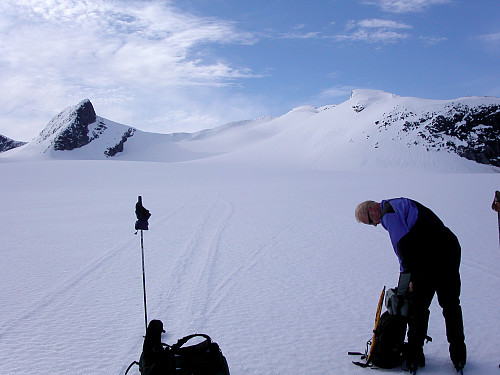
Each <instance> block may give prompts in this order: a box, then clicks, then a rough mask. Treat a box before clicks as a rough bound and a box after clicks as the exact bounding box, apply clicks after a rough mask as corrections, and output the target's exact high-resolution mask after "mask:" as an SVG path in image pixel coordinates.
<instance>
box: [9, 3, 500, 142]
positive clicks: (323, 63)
mask: <svg viewBox="0 0 500 375" xmlns="http://www.w3.org/2000/svg"><path fill="white" fill-rule="evenodd" d="M499 65H500V2H499V1H498V0H475V1H466V0H349V1H347V0H343V1H341V0H321V1H319V0H308V1H286V2H285V1H279V0H265V1H263V0H253V1H243V0H182V1H181V0H162V1H160V0H2V2H0V95H1V97H0V99H1V103H2V105H1V106H0V134H2V135H4V136H7V137H10V138H13V139H16V140H24V141H29V140H31V139H33V138H34V137H36V136H37V135H38V133H39V132H40V131H41V130H43V129H44V127H45V126H46V125H47V123H48V122H49V121H50V120H51V119H52V118H53V117H54V116H55V115H57V114H58V113H59V112H60V111H62V110H63V109H64V108H66V107H68V106H71V105H75V104H78V103H79V102H80V101H81V100H83V99H87V98H88V99H90V100H91V102H92V103H93V105H94V108H95V110H96V113H97V114H98V115H99V116H102V117H105V118H108V119H110V120H113V121H116V122H119V123H122V124H125V125H129V126H134V127H136V128H138V129H140V130H144V131H151V132H159V133H171V132H179V131H186V132H193V131H197V130H201V129H205V128H212V127H215V126H219V125H223V124H225V123H228V122H231V121H240V120H247V119H255V118H258V117H261V116H280V115H282V114H284V113H286V112H288V111H289V110H291V109H292V108H295V107H298V106H301V105H312V106H315V107H321V106H324V105H331V104H338V103H341V102H343V101H345V100H347V99H348V98H349V95H350V92H351V90H353V89H358V88H367V89H377V90H384V91H388V92H391V93H394V94H397V95H400V96H411V97H420V98H428V99H454V98H459V97H463V96H470V95H472V96H496V97H500V69H498V66H499Z"/></svg>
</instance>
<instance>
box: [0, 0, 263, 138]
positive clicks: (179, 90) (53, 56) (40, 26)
mask: <svg viewBox="0 0 500 375" xmlns="http://www.w3.org/2000/svg"><path fill="white" fill-rule="evenodd" d="M0 40H1V41H2V42H1V43H0V92H2V93H4V95H2V96H8V97H7V98H3V108H2V109H0V134H4V133H5V129H6V128H10V129H12V121H13V120H14V121H17V122H18V123H19V122H23V121H24V120H25V121H26V122H27V121H28V118H31V119H33V120H32V121H39V118H44V119H45V120H44V122H42V123H40V126H43V125H44V124H46V123H47V122H48V120H49V119H50V117H51V116H52V115H54V114H55V113H57V111H60V110H61V109H63V108H64V107H66V106H68V105H72V104H75V103H78V102H79V101H80V100H81V99H83V98H85V97H88V98H90V99H91V100H92V101H94V102H100V103H102V104H103V106H104V107H106V108H109V111H110V112H113V113H115V112H118V108H119V105H122V107H123V105H124V104H125V105H126V108H124V109H123V112H124V113H126V112H128V113H130V112H132V107H131V106H132V103H134V104H133V105H135V106H137V105H139V104H137V103H138V102H137V98H138V97H141V98H146V97H148V98H149V100H150V101H151V102H152V103H156V104H157V105H162V104H163V103H168V102H170V101H174V100H173V99H177V98H179V97H184V98H186V100H189V98H190V97H191V98H192V96H190V95H189V94H188V93H187V92H188V91H189V90H193V88H196V87H208V88H210V87H211V88H217V87H221V86H228V85H231V84H232V83H233V82H234V81H235V80H237V79H240V78H250V77H256V76H257V75H255V74H254V73H253V72H252V71H251V70H250V69H248V68H246V67H238V66H233V65H231V64H229V63H227V62H225V61H224V60H223V59H221V58H219V57H218V56H217V55H214V54H212V53H211V50H210V49H209V48H205V47H208V46H209V45H213V44H220V45H222V44H252V43H255V41H256V40H255V37H254V35H252V34H250V33H245V32H241V31H240V30H238V29H237V28H236V27H235V25H234V24H233V23H231V22H228V21H224V20H218V19H212V18H204V17H197V16H194V15H191V14H187V13H181V12H180V11H179V10H177V9H176V8H174V7H173V6H172V5H171V2H170V1H168V0H166V1H165V0H162V1H156V0H140V1H126V0H106V1H104V0H86V1H82V0H2V1H1V2H0ZM5 93H9V94H8V95H5ZM200 100H202V99H200ZM145 101H146V102H147V100H145ZM27 103H29V104H30V108H33V109H36V111H40V112H39V115H38V116H34V115H33V114H32V113H31V114H29V115H28V114H26V111H25V108H26V107H27ZM177 103H178V104H179V105H182V103H179V102H178V101H177ZM94 104H95V103H94ZM141 104H142V103H141ZM189 105H192V106H195V105H196V103H194V102H188V106H189ZM135 109H136V110H137V111H138V112H139V111H141V108H137V107H135ZM141 112H142V111H141ZM116 120H117V121H120V120H122V118H120V119H116ZM11 133H12V132H11ZM14 133H16V131H14ZM6 135H9V134H6ZM13 135H14V134H13ZM32 135H33V134H31V136H32Z"/></svg>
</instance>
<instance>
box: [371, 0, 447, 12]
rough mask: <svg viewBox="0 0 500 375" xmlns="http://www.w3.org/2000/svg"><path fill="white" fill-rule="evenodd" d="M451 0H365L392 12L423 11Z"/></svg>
mask: <svg viewBox="0 0 500 375" xmlns="http://www.w3.org/2000/svg"><path fill="white" fill-rule="evenodd" d="M450 2H451V0H375V1H371V0H370V1H365V3H366V4H371V5H377V6H379V7H380V8H382V10H384V11H386V12H391V13H414V12H421V11H423V10H425V9H426V8H428V7H430V6H432V5H441V4H448V3H450Z"/></svg>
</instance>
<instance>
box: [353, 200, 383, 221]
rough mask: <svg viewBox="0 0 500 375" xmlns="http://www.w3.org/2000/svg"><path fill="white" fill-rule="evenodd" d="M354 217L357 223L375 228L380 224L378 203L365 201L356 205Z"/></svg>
mask: <svg viewBox="0 0 500 375" xmlns="http://www.w3.org/2000/svg"><path fill="white" fill-rule="evenodd" d="M354 216H356V220H357V221H358V223H363V224H368V225H374V226H377V225H378V224H380V217H381V212H380V203H378V202H375V201H365V202H363V203H360V204H358V207H356V210H355V211H354Z"/></svg>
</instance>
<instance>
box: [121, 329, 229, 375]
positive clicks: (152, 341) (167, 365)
mask: <svg viewBox="0 0 500 375" xmlns="http://www.w3.org/2000/svg"><path fill="white" fill-rule="evenodd" d="M162 332H165V331H163V323H162V322H161V321H160V320H152V321H151V322H150V323H149V325H148V328H147V330H146V336H145V337H144V344H143V347H142V353H141V357H140V359H139V362H132V363H131V364H130V366H129V367H128V368H127V371H125V375H127V373H128V371H129V370H130V368H131V367H132V366H133V365H134V364H138V365H139V371H140V372H141V374H142V375H229V367H228V365H227V361H226V358H225V357H224V356H223V355H222V352H221V350H220V348H219V345H217V343H216V342H213V341H212V339H211V338H210V337H209V336H208V335H205V334H193V335H189V336H186V337H183V338H181V339H180V340H178V341H177V343H175V344H174V345H172V346H170V345H167V344H163V343H162V342H161V333H162ZM195 338H202V339H203V340H202V341H201V342H199V343H197V344H195V345H188V346H186V344H187V343H188V341H190V340H191V339H195Z"/></svg>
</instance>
